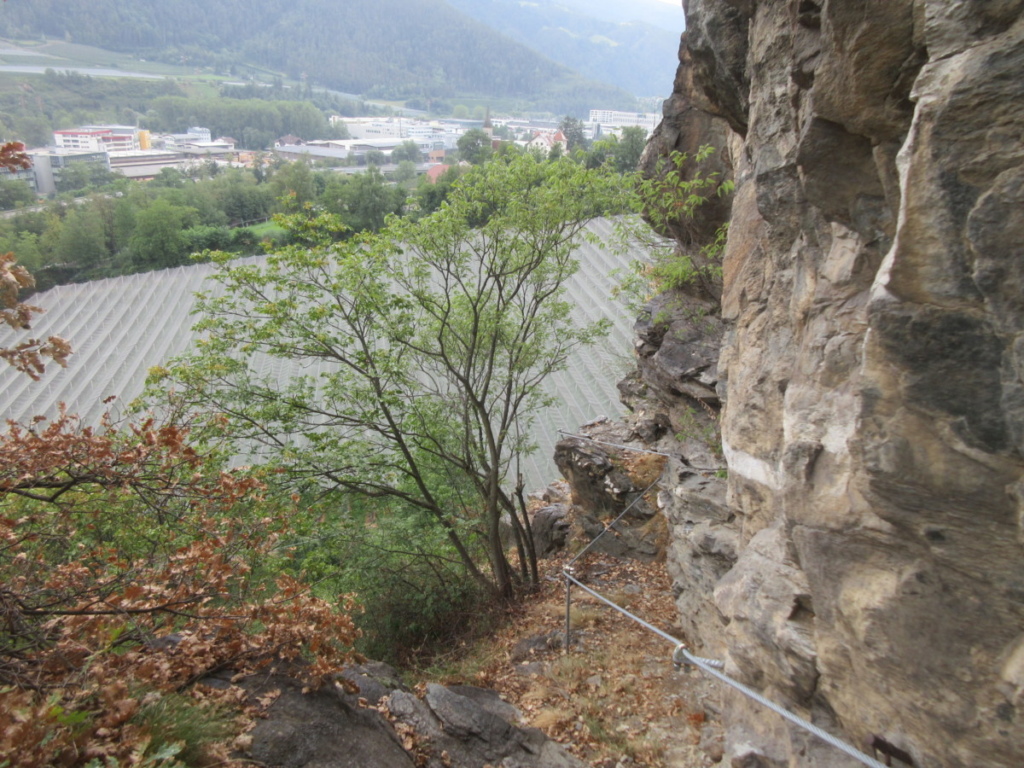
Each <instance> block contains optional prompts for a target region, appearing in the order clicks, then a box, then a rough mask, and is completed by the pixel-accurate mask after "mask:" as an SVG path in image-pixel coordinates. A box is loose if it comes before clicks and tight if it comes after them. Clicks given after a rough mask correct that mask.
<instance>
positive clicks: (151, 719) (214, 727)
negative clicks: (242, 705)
mask: <svg viewBox="0 0 1024 768" xmlns="http://www.w3.org/2000/svg"><path fill="white" fill-rule="evenodd" d="M132 721H133V722H135V723H136V724H138V725H140V726H142V727H144V728H146V730H148V731H149V733H150V737H151V739H152V740H151V741H150V743H149V746H148V748H147V749H148V751H150V752H160V751H162V750H164V749H166V748H167V747H171V746H179V747H180V749H179V751H178V752H177V754H176V755H175V758H176V759H177V760H178V761H179V762H182V763H184V764H185V765H188V766H197V767H198V766H205V765H207V764H208V762H209V755H208V753H207V750H208V749H209V748H210V747H211V746H212V745H213V744H215V743H217V742H219V741H223V740H224V739H226V738H228V737H229V736H230V735H231V734H232V733H233V732H234V723H233V721H232V718H231V716H230V715H228V714H227V713H225V712H224V711H223V710H222V709H219V708H217V707H214V706H207V705H202V704H197V703H196V702H195V701H193V700H192V699H190V698H189V697H187V696H183V695H182V694H180V693H164V694H157V693H151V694H148V695H147V696H145V697H143V699H142V705H141V706H140V707H139V711H138V712H137V713H136V714H135V715H134V716H133V717H132Z"/></svg>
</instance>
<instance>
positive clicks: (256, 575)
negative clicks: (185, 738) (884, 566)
mask: <svg viewBox="0 0 1024 768" xmlns="http://www.w3.org/2000/svg"><path fill="white" fill-rule="evenodd" d="M0 167H4V168H8V169H14V168H25V167H28V158H27V156H26V155H25V154H24V146H23V145H20V144H15V143H8V144H5V145H3V146H2V147H0ZM33 285H34V281H33V279H32V276H31V275H30V274H29V273H28V272H27V270H25V269H24V268H23V267H20V266H18V265H17V264H16V262H15V258H14V256H13V254H10V253H8V254H0V319H2V320H3V322H5V323H6V324H7V325H8V326H10V327H12V328H15V329H18V330H28V329H29V327H30V326H29V323H30V320H31V317H32V316H33V315H34V314H35V313H37V312H39V311H41V310H39V308H37V307H33V306H31V305H27V304H24V303H22V302H21V301H19V299H18V295H19V293H20V291H21V290H22V289H24V288H29V287H32V286H33ZM69 354H71V348H70V346H69V345H68V343H67V342H66V341H65V340H64V339H61V338H58V337H50V338H49V339H48V340H46V341H40V340H39V339H28V340H26V341H23V342H20V343H18V344H16V345H14V346H11V347H0V358H2V359H4V360H6V361H7V362H8V363H9V364H11V365H13V366H14V367H15V368H17V369H18V370H20V371H22V372H23V373H26V374H28V375H29V376H31V377H32V378H33V379H38V378H39V376H40V374H41V373H42V372H43V370H44V367H45V363H44V361H43V357H49V358H51V359H52V360H54V361H55V362H56V363H58V364H59V365H62V366H64V365H65V362H66V358H67V356H68V355H69ZM86 375H87V374H86ZM0 456H3V461H2V462H0V766H3V768H44V766H47V767H48V766H53V767H56V768H63V767H64V766H67V767H69V768H70V767H71V766H89V768H93V767H95V768H114V767H115V766H129V765H131V766H143V767H146V766H148V767H151V768H156V766H161V767H162V768H174V767H175V766H182V765H185V764H189V765H197V764H206V763H209V764H214V763H215V764H217V765H232V764H234V762H233V761H232V759H231V758H230V754H229V752H230V749H229V746H228V745H227V744H226V743H221V744H219V745H218V744H211V745H209V746H208V747H207V748H206V750H205V752H204V753H203V755H204V756H203V757H202V758H201V759H199V760H198V762H197V759H196V758H190V760H189V761H186V762H182V761H181V760H179V759H178V757H177V755H178V754H179V752H180V751H181V750H182V749H184V748H186V747H189V748H191V747H194V745H188V744H184V743H173V738H174V736H173V734H172V735H168V734H167V733H159V732H157V731H156V730H155V728H154V727H153V726H152V725H151V724H150V723H149V722H148V721H147V720H146V719H145V718H143V717H141V715H142V714H144V710H146V709H147V708H150V709H152V707H153V704H154V702H157V703H159V701H160V700H161V699H162V698H164V699H169V698H170V697H173V696H177V697H181V696H183V695H184V696H186V697H188V698H187V699H186V701H187V702H189V703H188V705H187V706H190V707H192V706H194V707H197V708H204V707H206V708H209V712H210V714H211V716H212V715H213V712H214V708H215V707H216V706H217V703H218V702H224V701H228V702H234V703H236V704H237V703H238V702H240V701H241V699H242V698H243V697H242V696H241V694H240V692H239V691H237V690H234V689H231V688H229V689H226V690H224V689H220V690H214V689H211V688H208V687H205V686H204V685H203V683H202V681H203V679H204V678H205V677H206V676H208V675H210V674H213V673H217V672H224V671H229V672H230V673H232V674H235V675H244V674H246V673H251V672H255V671H257V670H261V669H266V668H268V667H270V666H281V665H283V667H284V668H285V669H287V670H289V671H290V673H291V674H296V675H299V676H300V677H302V678H303V679H304V681H305V682H306V683H307V684H308V685H309V686H310V687H316V686H318V685H320V684H322V683H323V682H324V681H325V680H328V679H329V678H330V677H331V676H332V675H333V674H335V673H336V672H338V671H339V670H340V669H341V667H342V666H343V665H344V664H345V663H346V662H347V661H349V660H350V659H351V658H352V656H353V652H352V645H353V642H354V641H355V639H356V636H357V630H356V628H355V625H354V623H353V621H352V619H351V617H350V610H351V603H350V601H349V600H348V598H346V597H344V596H340V597H339V598H338V599H337V600H336V601H333V602H329V601H325V600H323V599H320V598H317V597H316V596H314V595H313V594H312V591H311V589H310V587H309V586H308V585H306V584H304V583H302V582H301V581H300V580H299V579H297V578H295V577H293V576H290V575H288V574H287V573H286V572H285V569H284V566H285V561H286V558H287V555H286V553H282V551H281V547H280V544H279V539H280V536H281V533H282V532H283V531H284V530H286V527H287V515H288V512H289V510H288V508H287V506H286V505H284V504H281V503H278V504H276V505H270V504H267V503H266V501H265V499H264V498H263V493H264V491H265V486H264V484H263V483H262V482H260V480H259V478H258V477H256V476H255V475H254V474H252V473H248V472H245V471H225V470H222V469H221V463H220V461H218V460H216V459H215V458H214V457H213V456H212V455H204V454H202V453H200V452H199V451H197V450H196V449H195V448H194V447H193V446H192V445H191V444H190V435H189V428H188V425H187V420H186V419H183V418H181V417H180V416H176V417H174V418H169V419H168V420H166V421H163V422H159V423H158V422H157V421H156V420H155V419H153V418H148V419H144V420H143V421H141V422H139V423H137V424H130V425H127V426H125V425H120V424H116V423H114V422H113V421H112V420H111V419H110V418H109V417H107V418H104V419H103V420H102V422H101V423H100V424H99V425H98V426H88V425H83V424H81V423H80V422H79V420H78V419H77V417H75V416H73V415H70V414H69V413H68V412H67V411H66V410H65V409H63V408H62V409H61V411H60V413H59V414H58V415H57V417H56V418H54V419H52V420H47V419H45V418H42V417H37V418H36V419H35V420H33V422H32V423H31V424H28V425H19V424H15V423H13V422H9V423H8V425H7V429H6V431H5V432H4V433H3V434H0ZM270 509H272V510H274V511H273V512H272V513H271V512H267V511H265V510H270ZM275 566H280V568H276V567H275ZM203 711H204V712H205V711H206V710H203ZM243 720H244V718H243ZM238 728H239V729H241V728H244V723H243V724H242V725H239V726H238ZM168 745H169V746H170V747H171V748H170V749H168ZM192 751H193V752H195V750H194V749H193V750H192ZM182 754H184V753H183V752H182Z"/></svg>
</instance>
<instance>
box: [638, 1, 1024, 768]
mask: <svg viewBox="0 0 1024 768" xmlns="http://www.w3.org/2000/svg"><path fill="white" fill-rule="evenodd" d="M684 7H685V10H686V14H687V33H686V36H685V38H684V50H683V52H682V54H681V61H682V66H681V68H680V73H679V74H678V75H677V78H676V85H677V89H679V90H678V91H677V93H676V94H675V95H674V96H673V99H672V100H670V102H669V103H668V105H667V107H666V109H667V114H666V120H665V123H664V124H663V125H664V126H665V127H663V129H662V130H661V131H660V132H659V135H657V136H656V137H655V139H654V140H653V141H652V145H651V146H650V147H649V149H648V155H650V156H656V155H658V154H662V155H663V154H666V152H667V151H669V150H670V149H672V148H681V147H682V148H685V147H686V146H691V147H692V146H694V145H699V144H702V143H709V142H712V143H716V144H719V145H720V146H723V147H724V148H726V149H727V154H728V156H729V160H730V161H731V165H732V169H733V173H734V176H735V179H736V190H735V194H734V197H733V200H732V207H731V212H730V213H729V215H730V219H729V220H730V230H729V238H728V244H727V247H726V253H725V259H724V265H723V269H724V288H723V295H722V318H723V320H724V321H725V323H726V324H727V328H726V330H725V332H724V343H723V346H722V351H721V356H720V358H719V359H718V360H717V366H716V369H715V370H714V371H712V368H711V367H710V366H708V367H705V368H704V369H703V371H705V372H707V373H708V378H709V380H710V379H712V378H717V382H718V383H717V389H718V395H719V396H720V398H721V400H722V401H723V403H724V406H723V411H722V416H721V428H722V450H723V452H724V454H725V457H726V459H727V461H728V466H729V477H728V491H727V495H726V496H725V497H724V498H723V496H722V495H721V494H720V493H718V492H716V491H715V490H714V488H711V489H710V494H708V490H709V489H706V488H705V489H700V488H693V487H691V488H689V489H685V488H683V489H682V490H678V491H677V490H676V487H677V486H680V487H681V486H684V485H685V483H676V481H675V479H672V481H671V482H670V483H668V484H667V485H666V488H665V490H664V491H663V495H664V501H665V504H666V505H667V508H666V514H667V516H668V518H669V520H670V523H671V524H672V528H673V531H674V532H675V533H674V541H673V543H672V545H671V546H670V549H669V557H670V567H671V568H672V569H673V575H674V578H675V581H676V585H677V590H678V591H679V593H680V600H681V602H680V606H681V612H682V613H684V622H688V624H687V626H688V627H689V628H690V630H691V631H692V632H693V633H695V634H696V635H697V637H695V638H691V639H693V640H695V641H696V642H697V643H698V644H700V645H703V646H704V647H706V648H707V649H708V652H709V653H710V654H714V655H721V656H722V657H723V658H725V660H726V662H727V671H728V672H730V673H731V674H734V675H736V676H737V677H739V678H740V679H741V680H742V681H743V682H746V683H748V684H750V685H753V686H754V687H756V688H758V689H759V690H761V691H763V692H765V693H766V694H767V695H769V696H771V697H773V698H775V699H777V700H779V701H780V702H782V703H784V704H785V705H787V706H788V707H790V708H792V709H793V710H795V711H797V712H799V713H801V714H803V715H804V716H806V717H809V718H811V719H813V720H814V722H816V723H818V724H820V725H822V726H824V727H826V728H829V729H831V730H833V731H834V732H835V733H837V734H839V735H841V736H842V737H843V738H845V739H846V740H848V741H850V742H855V743H856V744H857V745H858V746H861V747H863V748H865V749H868V747H866V746H864V745H873V747H872V748H874V749H877V750H880V753H879V754H880V755H889V756H890V757H891V758H892V759H894V760H896V763H895V764H897V765H899V764H900V763H901V762H904V763H905V762H906V761H907V760H911V761H912V762H913V764H914V765H917V766H938V765H941V766H946V767H949V768H954V767H966V766H971V767H972V768H995V767H996V766H1009V765H1020V764H1024V570H1022V562H1024V459H1022V455H1024V381H1022V379H1024V311H1022V310H1024V298H1022V297H1024V252H1022V250H1021V249H1022V246H1021V243H1024V205H1022V204H1024V77H1022V73H1024V18H1022V15H1024V2H1022V1H1021V0H959V1H954V0H842V1H841V2H840V1H839V0H687V2H685V3H684ZM698 112H706V113H708V114H707V115H698ZM709 115H713V116H714V118H712V117H710V116H709ZM695 116H697V117H696V118H695ZM716 121H717V122H716ZM721 124H727V125H728V130H729V132H730V133H729V136H728V138H727V139H724V140H721V141H718V140H716V138H715V137H716V136H717V135H719V134H716V133H715V131H717V130H718V126H719V125H721ZM677 234H678V233H677ZM699 236H700V232H695V231H693V229H692V228H690V229H688V230H687V231H686V234H685V237H686V238H693V237H699ZM680 239H681V240H682V239H683V238H682V237H681V238H680ZM648 337H649V335H648ZM643 343H644V342H643V337H642V342H641V347H642V344H643ZM641 354H642V351H641ZM650 357H651V356H648V358H647V360H648V362H649V361H650ZM648 362H643V361H642V362H641V368H643V366H644V365H647V364H648ZM683 368H685V366H678V365H677V366H676V370H677V372H682V370H683ZM662 370H663V372H666V371H668V369H662ZM668 372H669V373H671V372H670V371H668ZM658 376H659V375H658V374H653V373H652V372H651V371H648V372H647V373H646V374H644V375H643V377H642V378H643V380H642V381H638V380H634V381H633V382H632V383H631V384H630V385H629V386H628V387H627V389H628V390H629V391H630V392H634V393H635V392H642V391H644V390H645V389H646V388H649V387H651V386H656V387H657V388H658V389H659V391H660V392H670V390H672V389H673V386H672V384H671V382H670V381H669V382H665V381H662V382H660V383H659V379H658ZM687 380H688V381H692V380H693V379H692V377H690V378H688V379H687ZM675 389H676V390H677V391H678V392H679V393H680V394H681V395H683V396H685V395H687V394H690V393H687V392H686V391H685V389H683V388H681V387H678V386H677V387H675ZM672 407H673V406H672V405H671V404H670V405H667V406H666V405H664V404H662V405H660V406H658V409H659V410H661V411H664V412H665V413H670V412H671V411H672ZM651 418H653V417H652V415H651V414H648V420H650V419H651ZM704 480H707V478H702V479H701V482H703V481H704ZM691 484H692V481H691ZM701 526H703V528H702V529H701V530H703V531H704V532H706V533H708V534H709V536H710V537H709V536H702V535H701V533H700V532H698V533H694V532H695V531H698V529H700V528H701ZM709 558H710V559H709ZM709 562H712V563H713V567H708V563H709ZM695 564H700V566H698V565H695ZM688 616H689V617H690V618H687V617H688ZM725 717H726V718H727V720H728V721H729V730H728V746H729V753H728V755H727V762H728V761H729V760H731V761H732V763H731V764H732V765H734V766H784V765H791V766H825V765H828V766H845V765H853V764H855V763H853V762H851V761H849V760H848V759H847V758H846V757H844V756H843V755H842V754H841V753H838V752H837V751H835V750H834V749H833V748H831V747H829V746H827V745H825V744H823V743H822V742H820V741H818V740H817V739H815V738H814V737H811V736H807V735H805V734H803V733H801V732H799V731H795V730H792V729H790V728H789V726H787V725H785V724H784V723H783V722H782V721H780V720H779V719H778V718H776V717H775V716H774V715H771V714H770V713H768V712H766V711H765V710H763V709H761V708H760V707H759V706H758V705H756V704H753V703H751V702H749V701H748V700H746V699H745V698H743V697H741V696H740V695H738V694H736V695H731V696H730V698H729V701H728V702H727V703H726V713H725Z"/></svg>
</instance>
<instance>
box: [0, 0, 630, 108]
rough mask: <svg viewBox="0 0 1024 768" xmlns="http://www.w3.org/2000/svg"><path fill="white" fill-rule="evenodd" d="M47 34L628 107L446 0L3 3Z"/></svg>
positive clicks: (179, 58)
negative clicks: (457, 8) (472, 17)
mask: <svg viewBox="0 0 1024 768" xmlns="http://www.w3.org/2000/svg"><path fill="white" fill-rule="evenodd" d="M40 34H45V35H48V36H51V37H56V38H60V39H69V40H72V41H74V42H79V43H85V44H89V45H94V46H99V47H102V48H108V49H112V50H117V51H123V52H129V53H135V54H138V55H143V56H145V57H146V58H154V59H162V60H165V61H169V62H173V63H178V64H180V63H186V64H189V65H192V66H207V67H212V68H214V69H215V70H218V71H224V72H233V71H239V69H240V68H244V67H245V66H246V65H251V66H256V67H263V68H268V69H271V70H274V71H281V72H285V73H286V74H287V75H288V76H290V77H293V78H295V79H303V80H308V81H309V82H312V83H316V84H319V85H323V86H326V87H329V88H333V89H336V90H339V91H343V92H346V93H357V94H363V95H365V96H368V97H376V98H389V99H407V98H414V97H415V98H420V99H432V98H443V99H450V98H452V97H455V96H458V95H460V94H476V95H480V96H487V97H493V98H498V99H513V100H521V101H522V103H523V104H524V106H527V107H529V108H533V109H544V110H549V111H552V112H555V113H566V112H568V113H572V114H577V115H582V114H585V112H586V110H587V109H589V108H590V107H592V106H593V105H594V104H602V105H605V106H607V107H609V108H616V109H631V108H633V106H634V105H635V100H634V99H633V97H632V96H630V95H629V94H627V93H626V92H625V91H622V90H620V89H617V88H615V87H613V86H608V85H604V84H601V83H596V82H593V81H587V80H584V79H583V78H582V77H581V76H579V75H577V74H575V73H573V72H572V71H571V70H569V69H568V68H566V67H564V66H562V65H560V64H556V63H555V62H553V61H551V60H550V59H547V58H545V57H543V56H541V55H540V54H538V53H536V52H534V51H532V50H531V49H529V48H527V47H525V46H523V45H520V44H518V43H515V42H513V41H511V40H510V39H508V38H506V37H504V36H502V35H501V34H499V33H497V32H496V31H494V30H493V29H491V28H489V27H487V26H485V25H484V24H482V23H480V22H477V21H475V20H473V19H471V18H469V17H468V16H466V15H465V14H463V13H460V12H459V11H457V10H456V9H454V8H452V7H451V6H450V5H448V4H447V3H446V2H444V1H443V0H347V2H345V3H336V2H333V1H332V0H244V2H243V0H218V2H212V3H211V2H200V0H176V2H173V3H168V2H165V1H164V0H135V2H132V3H124V2H122V1H121V0H33V2H30V3H22V2H19V3H6V4H5V5H4V6H3V8H2V13H0V35H4V36H8V37H15V38H18V37H22V38H24V37H28V38H38V37H39V35H40Z"/></svg>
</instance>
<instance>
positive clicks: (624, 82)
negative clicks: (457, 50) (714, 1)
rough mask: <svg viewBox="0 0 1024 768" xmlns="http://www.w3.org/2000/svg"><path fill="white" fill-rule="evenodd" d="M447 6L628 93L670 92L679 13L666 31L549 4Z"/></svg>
mask: <svg viewBox="0 0 1024 768" xmlns="http://www.w3.org/2000/svg"><path fill="white" fill-rule="evenodd" d="M449 2H450V3H451V4H452V5H453V6H455V7H456V8H458V9H459V10H461V11H463V12H464V13H466V14H467V15H469V16H472V17H473V18H475V19H478V20H479V21H482V22H484V23H485V24H487V25H488V26H490V27H492V28H493V29H496V30H499V31H501V32H503V33H505V34H507V35H509V36H510V37H512V38H513V39H515V40H518V41H519V42H521V43H524V44H527V45H532V46H533V47H534V48H536V49H537V50H540V51H545V52H548V55H549V56H551V57H552V58H553V59H555V60H556V61H558V62H559V63H561V64H564V65H566V66H567V67H571V68H572V69H574V70H577V71H578V72H583V73H585V74H586V75H588V76H589V77H593V78H595V79H598V80H601V81H604V82H608V83H612V84H613V85H617V86H619V87H620V88H625V89H626V90H628V91H629V92H630V93H635V94H636V95H638V96H658V95H662V96H664V95H667V91H668V90H669V89H670V88H671V87H672V83H671V80H670V79H669V78H668V77H666V75H665V73H666V72H671V71H672V67H673V66H674V65H675V61H676V57H677V54H678V49H679V24H680V23H681V22H682V11H681V10H680V11H679V14H678V15H679V20H678V22H677V25H676V28H675V29H674V30H673V31H668V30H666V29H662V28H659V27H656V26H654V25H652V24H648V23H645V22H639V21H635V20H629V21H627V22H613V21H606V20H602V19H598V18H595V17H594V15H593V14H592V13H591V12H590V11H589V9H587V10H584V9H573V8H570V7H567V6H566V5H565V4H564V3H561V2H556V1H555V0H546V2H537V3H529V4H525V3H521V2H519V1H518V0H449ZM624 12H625V9H624ZM626 18H627V19H628V18H629V17H628V16H626ZM663 92H665V93H663Z"/></svg>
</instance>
